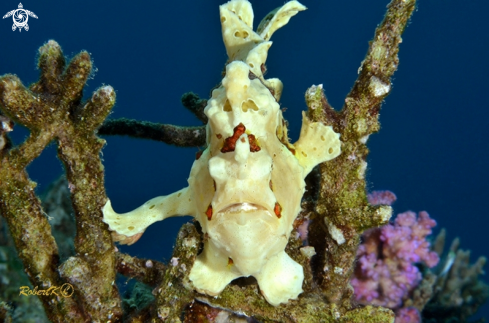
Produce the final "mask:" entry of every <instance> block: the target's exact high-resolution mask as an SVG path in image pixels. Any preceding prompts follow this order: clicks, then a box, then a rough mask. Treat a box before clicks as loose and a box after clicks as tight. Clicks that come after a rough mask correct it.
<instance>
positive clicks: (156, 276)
mask: <svg viewBox="0 0 489 323" xmlns="http://www.w3.org/2000/svg"><path fill="white" fill-rule="evenodd" d="M116 256H117V271H118V272H119V273H120V274H122V275H124V276H126V277H130V278H135V279H137V280H139V281H141V282H143V283H145V284H147V285H150V286H156V285H158V284H159V283H160V282H161V280H162V279H163V277H162V275H163V273H164V271H165V269H166V266H165V265H164V264H162V263H161V262H159V261H155V260H148V259H138V258H136V257H131V256H130V255H128V254H123V253H117V254H116Z"/></svg>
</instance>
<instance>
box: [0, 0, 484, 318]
mask: <svg viewBox="0 0 489 323" xmlns="http://www.w3.org/2000/svg"><path fill="white" fill-rule="evenodd" d="M415 4H416V1H415V0H392V1H391V3H390V4H389V5H388V7H387V12H386V15H385V18H384V20H383V21H382V22H381V23H380V24H379V26H378V27H377V29H376V31H375V34H374V37H373V40H372V41H371V42H370V44H369V48H368V51H367V55H366V57H365V59H364V60H363V61H362V63H361V66H360V68H359V70H358V71H359V73H358V79H357V80H356V81H355V83H354V85H353V87H352V90H351V92H350V93H349V94H348V95H347V97H346V98H345V100H344V102H345V104H344V106H343V107H342V109H339V110H335V109H333V108H332V107H331V106H330V104H329V103H328V101H327V99H326V97H325V95H324V93H323V89H322V86H321V85H318V86H312V87H311V88H309V89H308V90H307V91H306V104H307V105H308V111H307V112H305V113H304V116H303V127H302V133H301V136H300V138H299V140H298V141H297V142H296V143H294V144H292V143H290V142H289V140H288V135H287V122H285V120H284V119H283V117H282V114H281V111H280V109H279V105H278V101H279V99H280V95H281V93H282V85H281V83H280V81H279V80H277V79H265V78H264V77H263V74H264V71H266V66H265V60H266V57H267V53H268V49H269V47H270V45H271V43H270V41H269V39H270V37H271V36H272V34H273V33H274V32H275V31H276V30H277V29H278V28H280V27H282V26H284V25H285V24H286V23H287V22H288V20H289V19H290V17H291V16H293V15H295V14H296V13H297V12H298V11H300V10H303V9H304V7H303V6H302V5H300V4H299V3H298V2H296V1H292V2H288V3H286V4H285V5H284V6H282V7H280V8H277V9H276V10H273V11H272V12H270V14H268V15H267V16H266V17H265V18H264V19H263V20H262V22H261V23H260V24H259V26H258V28H257V29H256V32H255V31H253V27H252V23H253V19H252V18H253V16H252V11H251V5H250V3H249V2H248V1H246V0H233V1H230V2H228V3H227V4H225V5H223V6H221V24H222V27H223V38H224V42H225V47H226V51H227V53H228V62H227V64H226V69H225V73H224V75H223V79H222V82H221V84H219V85H218V86H217V87H216V88H215V90H214V91H213V94H212V97H211V98H210V99H209V100H205V99H200V98H198V97H197V96H196V95H194V94H191V93H188V94H186V95H184V97H183V98H182V103H183V105H184V106H185V107H186V108H188V109H189V110H190V111H192V112H193V113H194V114H195V115H196V117H197V119H198V120H200V121H202V122H203V123H206V126H197V127H188V128H184V127H179V126H174V125H160V124H155V123H151V122H146V121H137V120H128V119H118V120H109V121H105V119H106V117H107V116H108V114H109V112H110V110H111V108H112V106H113V105H114V102H115V91H114V89H113V88H112V87H110V86H102V87H100V88H99V89H98V90H96V91H95V92H94V93H93V94H92V95H91V97H90V98H88V100H83V88H84V86H85V83H86V81H87V79H88V77H89V76H90V74H91V73H92V62H91V59H90V55H89V54H88V53H87V52H85V51H83V52H81V53H79V54H78V55H76V56H74V57H73V59H72V60H71V61H70V62H68V63H66V61H65V58H64V56H63V53H62V51H61V47H60V46H59V45H58V44H57V43H56V42H55V41H53V40H50V41H48V42H47V43H46V44H44V45H43V46H42V47H41V48H40V49H39V60H38V67H39V70H40V78H39V80H38V81H37V82H36V83H34V84H31V85H30V86H28V87H26V86H24V85H23V84H22V82H21V81H20V79H19V78H18V77H17V76H15V75H13V74H7V75H3V76H1V77H0V213H1V215H2V217H3V220H4V222H3V221H2V223H6V224H7V226H8V229H9V231H10V238H9V239H11V241H12V243H11V245H15V249H16V251H17V254H18V256H19V258H20V260H21V261H22V264H23V268H24V270H25V272H26V274H27V277H28V279H29V281H30V284H31V286H32V287H33V288H37V291H43V292H45V291H47V290H58V288H60V287H61V286H69V287H70V290H71V292H72V294H69V295H68V294H65V293H60V294H52V295H42V296H40V297H39V300H40V302H41V303H42V306H43V308H44V310H45V312H46V316H47V318H48V319H49V320H50V321H53V322H122V321H126V322H158V321H164V322H217V321H218V320H220V321H222V322H225V321H226V320H227V321H229V322H232V321H234V322H239V321H241V322H243V321H246V322H253V321H259V322H267V323H269V322H286V323H288V322H305V323H309V322H311V323H313V322H314V323H316V322H338V323H342V322H345V323H346V322H365V323H370V322H372V323H373V322H375V323H378V322H394V320H395V313H394V312H393V310H391V309H389V308H385V307H382V306H377V305H370V304H368V305H364V304H359V303H358V302H357V301H356V300H355V299H354V297H353V296H354V289H353V288H352V286H351V285H350V278H351V277H352V274H353V273H354V268H355V261H356V258H357V250H358V247H359V245H360V243H361V235H362V233H363V232H365V231H366V230H368V229H371V228H375V227H379V226H382V225H386V224H388V221H389V219H390V217H391V214H392V208H391V207H390V206H389V205H387V204H389V202H388V201H390V200H392V199H393V197H392V196H388V195H386V196H378V197H377V199H378V200H379V201H381V202H380V203H381V204H379V205H377V204H376V203H373V202H372V203H369V201H368V200H367V194H366V180H365V171H366V169H367V163H366V157H367V155H368V152H369V151H368V149H367V146H366V143H367V141H368V138H369V136H370V135H371V134H373V133H375V132H377V131H378V130H379V129H380V124H379V111H380V107H381V104H382V102H383V100H384V99H385V97H386V96H387V95H388V94H389V93H390V91H391V83H390V79H391V77H392V75H393V73H394V72H395V71H396V69H397V67H398V66H399V60H398V56H397V54H398V50H399V44H400V43H401V34H402V33H403V31H404V29H405V27H406V25H407V22H408V20H409V18H410V16H411V14H412V12H413V10H414V8H415ZM14 124H18V125H23V126H25V127H27V128H28V129H29V130H30V135H29V137H28V138H27V139H26V140H25V141H24V142H23V143H21V144H20V145H18V146H15V145H13V144H12V141H11V140H10V138H9V135H8V133H9V132H10V131H12V130H13V128H14ZM101 135H103V136H110V135H129V136H133V137H138V138H147V139H152V140H158V141H162V142H165V143H169V144H175V145H178V146H186V147H188V146H199V145H206V146H205V149H204V151H203V152H202V153H201V154H198V155H197V156H196V161H195V163H194V166H193V168H192V171H191V174H190V178H189V187H188V188H186V189H183V190H180V191H178V192H175V193H173V194H171V195H169V196H166V197H160V198H156V199H153V200H151V201H149V202H147V203H146V204H144V205H143V206H142V207H141V208H140V209H138V210H136V211H134V213H131V214H129V215H117V214H115V213H114V212H113V211H112V210H111V207H110V202H109V200H108V199H107V196H106V194H105V187H104V172H103V171H104V166H103V165H102V162H101V158H100V152H101V149H102V147H103V146H104V143H105V141H104V140H103V139H101V138H100V137H99V136H101ZM339 137H340V138H341V145H340V142H339V139H338V138H339ZM51 142H55V143H56V145H57V147H58V156H59V158H60V160H61V161H62V162H63V164H64V166H65V172H66V180H67V184H63V185H65V186H68V190H66V187H65V190H64V191H60V192H61V194H60V195H56V194H55V195H50V196H51V199H52V200H54V201H61V200H63V199H66V198H67V196H68V194H69V197H70V199H71V205H72V207H73V211H72V212H73V217H63V218H59V219H56V220H50V218H49V216H47V212H46V209H49V210H50V211H51V212H54V213H53V214H55V213H59V214H64V215H66V214H65V213H63V212H61V211H60V210H58V209H57V208H56V207H52V206H48V205H46V204H44V205H43V204H42V203H41V201H40V199H39V197H38V196H37V195H36V193H35V190H34V189H35V186H36V184H35V183H34V182H33V181H31V180H30V179H29V177H28V174H27V171H26V167H27V166H28V165H29V164H30V163H31V162H32V160H34V159H35V158H36V157H38V156H39V155H40V154H41V152H42V151H43V149H44V148H45V147H46V146H47V145H48V144H49V143H51ZM340 151H341V153H340ZM316 165H318V166H317V167H315V166H316ZM106 166H107V167H110V165H106ZM307 174H309V175H307ZM306 175H307V177H306ZM47 199H49V198H47ZM301 199H302V200H301ZM61 203H62V204H64V202H61ZM102 209H104V213H105V217H104V214H103V212H102ZM58 211H59V212H58ZM177 214H180V215H187V214H189V215H193V216H195V218H196V219H197V221H195V222H194V223H187V224H185V225H183V226H182V228H181V229H180V231H179V233H178V236H177V240H176V243H175V247H174V250H173V255H172V258H171V261H170V262H169V263H167V264H163V263H161V262H158V261H155V260H152V259H140V258H137V257H132V256H130V255H127V254H123V253H121V252H119V250H118V249H117V247H116V246H115V245H114V241H120V242H123V243H133V242H135V241H136V240H137V239H138V238H139V237H140V236H141V234H142V233H143V232H144V229H145V228H146V227H147V226H148V225H150V224H151V223H152V222H154V221H156V220H161V219H163V218H165V217H167V216H169V215H177ZM65 219H66V220H69V221H74V223H75V225H76V235H75V237H74V239H73V244H72V245H68V246H69V247H68V248H66V249H64V248H60V246H59V245H61V244H63V243H64V241H66V239H70V238H69V236H70V235H71V234H73V230H71V229H70V230H67V231H66V232H63V234H61V235H59V233H60V232H57V233H56V234H53V231H62V229H63V228H60V224H61V223H63V221H65ZM104 220H105V222H106V223H105V222H104ZM421 220H422V222H425V224H426V225H425V226H422V228H421V229H423V228H424V230H426V228H427V227H429V226H431V224H430V223H431V222H429V219H428V218H427V217H425V216H422V219H421ZM50 221H52V222H50ZM406 221H407V222H406ZM419 221H420V220H419V219H418V221H417V222H419ZM401 222H402V223H398V226H400V227H406V226H407V227H409V228H410V229H411V231H413V230H414V228H415V223H417V222H416V221H415V218H413V216H410V215H408V216H405V217H402V221H401ZM107 223H109V224H110V228H111V229H113V230H115V231H112V234H111V231H110V230H109V225H107ZM409 223H410V224H409ZM408 224H409V225H408ZM411 224H412V225H411ZM61 226H63V227H64V225H61ZM64 229H68V227H67V228H64ZM396 230H397V229H395V230H394V231H396ZM403 230H404V229H403ZM401 231H402V230H401ZM421 231H422V230H421ZM55 236H56V238H55ZM420 236H426V235H425V233H423V234H421V235H420ZM391 238H392V239H391ZM385 241H386V242H388V241H394V244H396V242H395V241H396V240H395V239H394V238H393V237H392V235H386V240H385ZM11 245H10V246H9V247H11ZM246 245H250V246H252V247H251V248H250V247H249V246H248V247H246ZM436 245H437V244H436V243H435V249H436ZM424 247H425V246H424ZM424 247H422V249H423V248H424ZM453 249H456V248H455V247H454V248H453ZM10 250H13V249H10ZM423 250H425V249H423ZM452 251H453V252H454V253H455V252H456V254H457V256H456V258H454V257H453V256H451V254H450V255H449V256H448V257H442V261H441V262H440V265H439V266H443V267H435V268H434V269H433V272H432V273H431V274H430V271H429V270H428V269H427V268H424V267H422V266H420V267H417V268H418V269H419V272H421V273H422V274H423V279H422V280H421V282H420V283H419V285H418V287H416V288H415V289H414V290H413V291H412V298H411V299H407V300H405V301H404V307H405V308H406V310H403V312H402V313H401V312H398V317H403V318H404V321H407V320H411V319H414V318H415V316H414V314H416V311H415V310H411V309H412V308H414V309H416V310H417V311H418V312H419V311H420V310H421V309H422V306H423V305H422V304H426V303H428V302H429V300H430V299H431V298H433V299H435V301H437V302H440V303H442V304H445V305H446V306H449V307H451V308H452V309H453V310H454V311H453V312H456V306H457V304H462V305H464V306H465V307H464V311H459V312H457V314H460V315H459V317H460V318H461V320H462V319H464V318H465V317H466V316H467V315H468V313H469V312H470V311H472V310H473V309H475V308H476V307H477V306H478V304H480V301H481V300H483V299H484V298H483V297H482V296H483V295H484V293H485V292H484V291H485V290H484V288H483V287H481V286H483V285H481V284H477V283H476V281H477V279H476V278H477V276H478V275H479V273H481V271H482V265H483V262H484V261H479V262H477V263H476V264H475V265H473V266H471V265H470V264H469V262H468V256H467V255H466V254H464V253H462V252H459V251H455V250H452ZM3 254H5V255H7V253H3ZM3 254H1V256H2V257H3ZM415 254H416V255H417V256H420V259H424V260H425V261H426V263H427V264H428V265H430V264H431V265H432V264H434V260H433V259H434V258H433V257H428V258H425V257H424V256H421V255H420V254H417V253H415ZM424 254H426V255H431V253H430V252H429V251H426V252H425V253H424ZM7 256H8V259H7V258H5V257H3V258H1V259H0V260H1V261H3V259H7V260H6V261H9V259H11V258H10V254H8V255H7ZM445 259H446V260H445ZM454 259H455V260H454ZM411 260H413V259H411ZM413 261H417V260H416V259H414V260H413ZM407 268H412V267H409V266H408V267H407ZM440 268H441V269H440ZM445 268H446V269H445ZM425 269H426V270H425ZM412 270H413V273H414V271H415V270H414V269H413V268H412ZM117 274H120V275H122V276H124V277H126V278H129V279H135V280H137V281H139V282H141V283H142V284H145V285H146V286H145V287H143V288H139V287H140V286H141V285H138V287H137V288H136V289H134V290H133V291H132V292H128V293H127V295H129V296H130V297H129V298H128V299H126V300H125V301H124V302H123V301H122V299H121V295H120V293H119V290H118V288H117ZM462 275H465V277H466V278H461V277H462ZM246 276H250V277H248V278H246ZM12 277H13V276H12ZM413 277H415V280H416V281H417V280H418V279H417V278H416V277H419V276H418V275H417V274H416V273H414V276H413ZM469 277H470V278H469ZM204 278H206V279H204ZM280 280H282V281H280ZM435 283H436V284H435ZM271 285H273V286H271ZM403 288H405V289H409V290H411V289H410V288H408V287H403ZM401 289H402V288H401ZM149 290H151V291H152V295H153V296H151V297H150V296H149V295H148V291H149ZM430 291H431V292H430ZM470 293H472V294H475V293H479V294H478V295H482V296H481V297H476V298H471V297H470V295H469V294H470ZM134 297H137V298H141V300H143V301H134ZM396 304H397V303H396ZM381 305H387V304H381ZM430 306H431V305H430V304H428V305H427V308H431V309H433V311H432V312H430V313H435V312H436V311H438V309H439V308H435V307H430ZM413 313H414V314H413ZM14 314H15V312H14ZM422 314H423V315H424V313H422ZM426 317H428V316H426ZM0 318H1V319H2V320H4V321H6V322H9V321H10V320H12V307H11V306H10V304H8V303H6V302H1V303H0ZM430 319H431V318H430ZM447 322H448V320H447Z"/></svg>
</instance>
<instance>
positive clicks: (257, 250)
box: [103, 0, 341, 306]
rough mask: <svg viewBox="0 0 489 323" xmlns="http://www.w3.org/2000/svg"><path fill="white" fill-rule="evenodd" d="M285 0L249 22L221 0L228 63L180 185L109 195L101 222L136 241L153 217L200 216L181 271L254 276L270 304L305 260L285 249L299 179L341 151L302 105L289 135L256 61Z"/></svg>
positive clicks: (298, 286)
mask: <svg viewBox="0 0 489 323" xmlns="http://www.w3.org/2000/svg"><path fill="white" fill-rule="evenodd" d="M305 9H306V8H305V7H304V6H303V5H301V4H300V3H299V2H297V1H290V2H288V3H286V4H285V5H284V6H282V7H280V8H278V9H276V10H275V11H274V12H272V13H270V14H269V15H268V16H267V17H266V18H265V19H264V20H263V21H262V23H261V24H260V26H259V27H258V30H257V31H256V32H255V31H253V27H252V25H253V11H252V8H251V4H250V3H249V2H248V1H246V0H233V1H230V2H228V3H226V4H224V5H222V6H220V17H221V24H222V35H223V39H224V44H225V46H226V51H227V54H228V57H229V59H228V62H227V66H226V74H225V76H224V78H223V80H222V83H221V85H220V86H219V87H218V88H216V89H215V90H214V91H213V92H212V98H211V99H210V100H209V101H208V103H207V106H206V108H205V110H204V111H205V114H206V115H207V117H208V119H209V122H208V123H207V127H206V141H207V147H206V149H205V150H204V151H203V153H202V155H200V156H199V158H198V159H197V160H195V162H194V163H193V166H192V169H191V171H190V176H189V178H188V187H186V188H184V189H181V190H180V191H178V192H175V193H173V194H170V195H167V196H160V197H156V198H154V199H151V200H149V201H148V202H146V203H144V204H143V205H142V206H140V207H139V208H137V209H135V210H134V211H131V212H128V213H125V214H117V213H115V212H114V211H113V209H112V206H111V203H110V201H108V202H107V204H106V205H105V206H104V208H103V213H104V218H103V221H104V222H105V223H107V224H108V225H109V227H110V230H112V231H114V232H113V236H114V238H115V240H116V241H119V242H120V243H123V244H124V243H125V244H132V243H134V242H135V241H136V240H137V239H139V237H140V236H141V235H142V234H143V232H144V230H145V229H146V228H147V227H148V226H149V225H150V224H152V223H154V222H156V221H160V220H163V219H165V218H167V217H171V216H179V215H181V216H183V215H190V216H193V217H195V219H196V220H197V221H198V222H199V223H200V225H201V227H202V232H203V234H204V237H205V238H204V242H203V243H204V248H203V251H202V252H201V253H200V254H199V255H198V256H197V259H196V261H195V263H194V265H193V267H192V269H191V271H190V275H189V278H190V280H191V282H192V284H193V286H194V288H195V290H197V291H198V292H200V293H205V294H208V295H212V296H216V295H218V294H219V293H221V291H222V290H223V289H224V288H225V287H226V286H227V285H228V284H229V283H230V282H231V281H232V280H234V279H236V278H239V277H248V276H253V277H255V278H256V280H257V282H258V285H259V288H260V291H261V293H262V295H263V296H264V297H265V298H266V300H267V301H268V302H269V303H270V304H272V305H274V306H277V305H279V304H280V303H287V302H288V301H289V300H290V299H296V298H297V297H298V295H299V294H300V293H301V292H302V283H303V280H304V273H303V268H302V266H301V265H299V264H298V263H297V262H295V261H294V260H293V259H292V258H290V257H289V256H288V255H287V253H286V252H285V246H286V245H287V242H288V240H289V236H290V234H291V231H292V225H293V222H294V220H295V218H296V217H297V215H298V214H299V212H300V204H301V199H302V195H303V194H304V189H305V182H304V178H305V177H306V175H307V174H308V173H309V172H310V171H311V170H312V168H313V167H314V166H316V165H317V164H319V163H322V162H325V161H328V160H331V159H333V158H335V157H336V156H338V155H339V154H340V146H341V144H340V140H339V134H337V133H335V132H334V130H333V129H332V128H331V127H330V126H325V125H323V124H322V123H317V122H311V121H310V120H309V119H308V118H307V117H306V115H305V113H304V112H303V115H302V118H303V120H302V129H301V134H300V138H299V140H298V141H297V142H296V143H294V144H291V143H289V142H288V137H287V129H286V126H285V120H284V119H283V117H282V111H281V110H280V106H279V104H278V102H277V101H278V100H279V99H280V95H281V93H282V83H281V82H280V80H278V79H265V78H264V77H263V70H264V66H265V65H264V64H265V60H266V58H267V53H268V49H269V48H270V46H271V45H272V42H270V41H269V39H270V37H271V36H272V34H273V33H274V32H275V31H276V30H277V29H278V28H280V27H282V26H284V25H285V24H286V23H287V22H288V21H289V19H290V18H291V17H292V16H294V15H295V14H297V12H298V11H302V10H305Z"/></svg>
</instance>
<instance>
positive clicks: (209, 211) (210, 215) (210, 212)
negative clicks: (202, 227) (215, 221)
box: [205, 204, 212, 221]
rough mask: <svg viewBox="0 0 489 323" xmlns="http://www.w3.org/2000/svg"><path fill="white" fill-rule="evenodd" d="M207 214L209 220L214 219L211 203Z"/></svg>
mask: <svg viewBox="0 0 489 323" xmlns="http://www.w3.org/2000/svg"><path fill="white" fill-rule="evenodd" d="M205 215H207V220H209V221H210V220H211V219H212V205H211V204H209V207H207V211H205Z"/></svg>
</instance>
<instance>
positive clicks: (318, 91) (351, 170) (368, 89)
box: [306, 0, 416, 304]
mask: <svg viewBox="0 0 489 323" xmlns="http://www.w3.org/2000/svg"><path fill="white" fill-rule="evenodd" d="M415 3H416V1H414V0H409V1H405V0H393V1H392V2H391V3H390V4H389V6H388V10H387V13H386V16H385V18H384V20H383V22H382V23H381V24H380V26H379V27H378V28H377V30H376V32H375V36H374V40H373V41H372V42H371V43H370V47H369V50H368V52H367V56H366V58H365V60H364V61H363V62H362V66H361V69H360V75H359V77H358V79H357V80H356V82H355V84H354V86H353V89H352V91H351V92H350V94H348V96H347V98H346V99H345V105H344V107H343V109H342V110H341V111H340V112H336V111H334V110H333V109H332V108H331V107H330V105H329V104H328V102H327V100H326V97H325V96H324V93H323V90H322V87H320V86H319V87H312V88H310V89H309V90H308V91H307V93H306V102H307V104H308V106H309V116H310V118H311V119H312V120H313V121H320V122H323V123H324V124H326V125H331V126H333V129H334V130H335V131H336V132H339V133H340V134H341V140H342V142H343V145H342V147H341V150H342V153H341V155H340V156H339V157H337V158H336V159H334V160H332V161H330V162H328V163H323V164H321V166H320V170H321V183H320V186H321V188H320V197H319V200H318V203H317V212H318V214H319V216H318V217H316V218H315V219H313V222H312V223H311V225H310V234H309V241H310V243H311V244H312V245H313V246H314V247H315V248H316V250H321V252H318V257H317V258H316V259H315V260H314V264H313V266H314V269H315V275H316V277H317V279H318V280H319V281H320V285H321V288H322V289H323V291H324V294H325V296H326V297H327V298H328V300H329V301H330V302H333V303H336V304H342V303H344V302H345V301H346V300H348V299H349V298H350V297H351V289H350V288H349V285H348V281H349V277H350V276H351V273H352V268H353V266H352V265H353V262H354V260H355V255H356V250H357V247H358V243H359V235H360V234H361V232H362V231H363V230H365V229H367V228H370V227H375V226H380V225H382V224H385V223H386V222H387V221H388V220H389V218H390V216H391V213H392V209H391V208H390V207H389V206H385V205H384V206H382V205H380V206H370V205H368V202H367V199H366V193H365V170H366V168H367V163H366V161H365V160H366V156H367V154H368V149H367V147H366V145H365V143H366V141H367V139H368V136H369V135H370V134H372V133H374V132H376V131H378V130H379V121H378V117H379V110H380V105H381V103H382V100H383V99H384V98H385V96H386V95H387V94H388V93H389V92H390V78H391V76H392V75H393V73H394V71H395V70H396V68H397V65H398V57H397V53H398V50H399V43H400V42H401V34H402V32H403V31H404V28H405V26H406V24H407V22H408V20H409V17H410V16H411V14H412V12H413V9H414V7H415ZM325 224H326V225H325ZM324 231H327V234H326V238H324ZM347 303H348V301H347V302H346V303H345V304H347Z"/></svg>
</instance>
